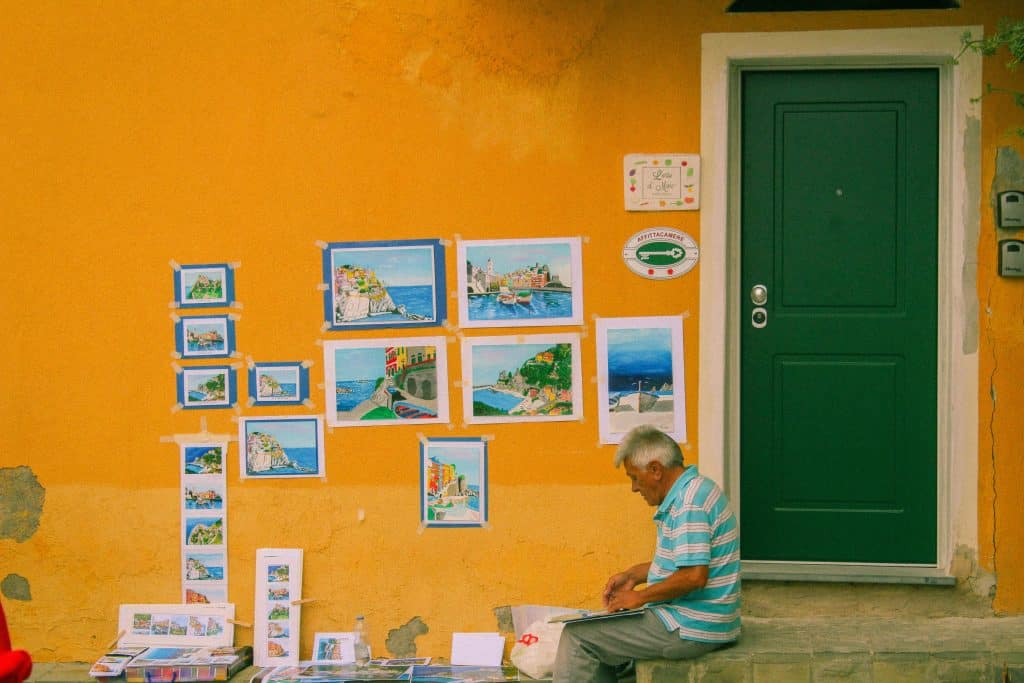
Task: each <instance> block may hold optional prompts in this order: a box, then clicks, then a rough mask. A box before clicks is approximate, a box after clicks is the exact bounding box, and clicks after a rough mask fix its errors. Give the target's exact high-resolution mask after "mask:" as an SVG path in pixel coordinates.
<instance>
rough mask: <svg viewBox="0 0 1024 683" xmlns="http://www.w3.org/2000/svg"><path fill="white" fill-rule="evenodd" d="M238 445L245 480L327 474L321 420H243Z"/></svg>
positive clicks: (305, 418) (299, 418)
mask: <svg viewBox="0 0 1024 683" xmlns="http://www.w3.org/2000/svg"><path fill="white" fill-rule="evenodd" d="M238 442H239V444H240V445H241V447H240V448H239V450H240V451H241V458H242V461H241V467H240V471H241V476H242V478H269V477H287V478H293V477H319V476H323V474H324V428H323V421H322V420H321V419H320V418H319V417H284V416H282V417H268V418H254V417H242V418H239V421H238Z"/></svg>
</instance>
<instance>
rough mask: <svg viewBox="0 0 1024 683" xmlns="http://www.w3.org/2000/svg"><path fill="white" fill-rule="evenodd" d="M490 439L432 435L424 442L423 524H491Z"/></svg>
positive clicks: (421, 468) (421, 512) (421, 478)
mask: <svg viewBox="0 0 1024 683" xmlns="http://www.w3.org/2000/svg"><path fill="white" fill-rule="evenodd" d="M488 494H489V491H488V486H487V441H485V440H483V439H480V438H432V439H424V440H422V441H421V442H420V524H422V525H423V526H428V527H468V526H484V525H485V524H487V503H488Z"/></svg>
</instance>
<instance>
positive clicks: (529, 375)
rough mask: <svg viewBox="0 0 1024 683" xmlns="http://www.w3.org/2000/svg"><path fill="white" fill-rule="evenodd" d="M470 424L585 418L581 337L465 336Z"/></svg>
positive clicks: (465, 401) (466, 401) (465, 399)
mask: <svg viewBox="0 0 1024 683" xmlns="http://www.w3.org/2000/svg"><path fill="white" fill-rule="evenodd" d="M462 371H463V373H464V374H463V380H462V392H463V394H462V395H463V405H465V406H467V408H468V407H469V406H472V411H469V410H467V415H466V422H477V423H484V422H530V421H541V422H548V421H557V420H578V419H580V417H582V415H583V401H582V400H581V395H582V392H581V388H582V380H581V379H580V377H581V375H580V341H579V335H576V334H548V335H526V336H506V337H466V338H464V339H463V341H462Z"/></svg>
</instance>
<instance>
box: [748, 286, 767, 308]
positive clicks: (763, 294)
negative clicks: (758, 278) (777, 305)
mask: <svg viewBox="0 0 1024 683" xmlns="http://www.w3.org/2000/svg"><path fill="white" fill-rule="evenodd" d="M750 303H752V304H754V305H755V306H764V305H765V304H766V303H768V288H767V287H765V286H764V285H754V286H753V287H751V288H750Z"/></svg>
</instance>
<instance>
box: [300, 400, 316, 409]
mask: <svg viewBox="0 0 1024 683" xmlns="http://www.w3.org/2000/svg"><path fill="white" fill-rule="evenodd" d="M302 405H304V406H306V407H307V408H316V404H315V403H313V400H312V399H309V398H307V399H306V400H304V401H303V402H302Z"/></svg>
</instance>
